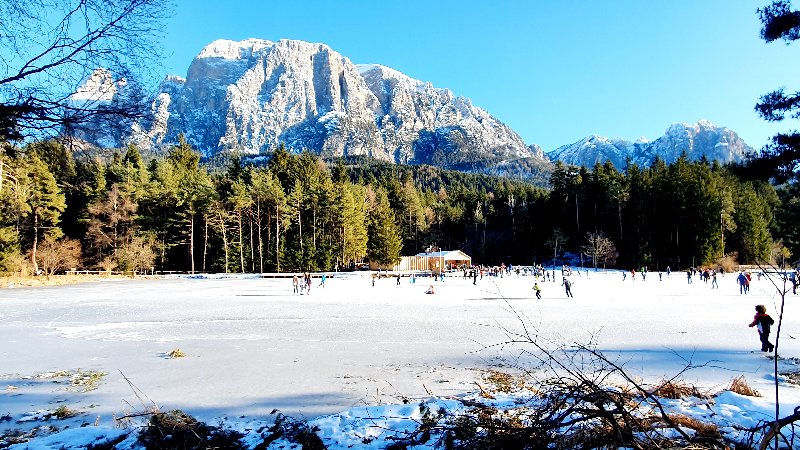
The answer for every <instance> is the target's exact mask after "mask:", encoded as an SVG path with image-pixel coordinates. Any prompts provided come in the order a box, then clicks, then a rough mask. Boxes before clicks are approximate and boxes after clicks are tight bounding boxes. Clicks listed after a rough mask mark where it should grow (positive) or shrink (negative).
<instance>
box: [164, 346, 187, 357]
mask: <svg viewBox="0 0 800 450" xmlns="http://www.w3.org/2000/svg"><path fill="white" fill-rule="evenodd" d="M167 356H169V357H170V358H184V357H185V356H186V353H184V352H183V350H181V349H179V348H176V349H173V350H170V351H169V353H167Z"/></svg>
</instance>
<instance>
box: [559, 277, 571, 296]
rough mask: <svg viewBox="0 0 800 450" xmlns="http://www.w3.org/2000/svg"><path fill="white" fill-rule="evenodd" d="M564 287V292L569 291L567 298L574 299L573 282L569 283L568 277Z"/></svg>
mask: <svg viewBox="0 0 800 450" xmlns="http://www.w3.org/2000/svg"><path fill="white" fill-rule="evenodd" d="M561 284H562V285H563V286H564V290H565V291H567V297H570V298H571V297H572V281H569V280H568V279H567V277H564V281H563V282H562V283H561Z"/></svg>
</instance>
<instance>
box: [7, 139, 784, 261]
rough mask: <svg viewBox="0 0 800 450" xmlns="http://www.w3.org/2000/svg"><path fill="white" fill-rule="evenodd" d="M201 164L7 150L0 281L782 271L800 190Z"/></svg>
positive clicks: (668, 180)
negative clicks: (560, 268) (451, 266)
mask: <svg viewBox="0 0 800 450" xmlns="http://www.w3.org/2000/svg"><path fill="white" fill-rule="evenodd" d="M209 167H210V166H209V165H206V164H201V156H200V154H199V153H197V152H196V151H195V150H194V149H192V148H191V146H190V145H189V144H187V143H186V141H185V140H183V139H182V138H181V140H180V142H179V143H178V144H177V145H175V146H174V147H172V148H170V149H169V151H168V152H167V153H166V154H165V155H164V156H163V157H154V158H148V159H147V160H144V159H143V158H142V156H141V153H140V152H139V150H138V149H137V148H136V147H135V146H129V147H128V148H127V149H124V150H122V151H119V152H115V153H113V156H110V157H107V158H103V159H101V158H98V157H90V156H87V155H86V154H84V153H81V152H72V151H70V150H68V148H67V147H65V145H63V144H62V143H61V142H59V141H56V140H49V141H41V142H35V143H31V144H28V145H26V146H24V147H21V148H20V147H13V146H10V145H6V147H5V148H4V151H3V154H2V157H1V158H0V202H1V207H2V209H1V210H0V213H2V215H1V216H0V220H1V221H2V222H1V223H0V265H1V266H2V270H4V271H5V272H26V271H28V272H30V271H44V272H45V273H55V272H58V271H61V270H65V269H69V268H78V269H93V270H120V271H135V270H151V269H155V270H162V271H163V270H174V271H186V272H286V271H301V270H309V271H321V270H325V271H330V270H346V269H349V268H352V267H354V266H355V265H356V264H357V263H361V262H362V261H365V260H370V261H375V262H377V263H379V264H382V265H384V266H389V265H391V264H392V263H394V262H396V261H398V260H399V257H400V255H413V254H416V253H419V252H421V251H424V250H425V249H426V248H429V247H431V246H435V247H439V248H442V249H448V250H449V249H460V250H463V251H464V252H466V253H467V254H469V255H471V256H472V258H473V261H474V262H475V263H478V264H500V263H502V262H505V263H513V264H533V263H544V264H549V263H551V262H552V261H553V259H554V258H555V259H557V260H563V258H564V255H565V252H568V253H567V254H568V255H571V257H572V258H573V259H574V258H576V257H578V258H579V257H581V256H583V257H585V261H584V262H585V264H586V265H587V266H589V265H591V264H592V263H594V264H599V263H601V264H602V265H607V266H614V265H616V266H617V267H640V266H647V267H649V268H651V269H656V270H657V269H663V268H665V267H666V266H667V265H670V266H671V267H672V268H679V267H687V266H689V265H700V264H712V263H715V262H719V260H720V259H721V258H728V259H731V258H732V259H736V260H738V262H739V263H743V264H746V263H755V262H765V261H771V260H772V261H774V260H776V259H779V260H781V261H783V260H786V261H787V262H788V261H789V260H790V258H791V254H792V252H795V254H796V252H797V251H798V243H799V242H800V240H798V231H797V228H798V223H800V221H798V217H797V215H798V211H799V210H800V208H798V198H800V195H798V189H797V187H796V186H795V185H791V184H790V185H786V186H782V187H778V188H776V187H773V186H772V185H770V184H769V183H766V182H761V181H752V180H750V181H748V180H744V179H742V178H740V177H739V176H737V175H736V174H735V172H734V171H732V170H731V169H729V168H727V167H723V166H720V165H718V164H716V163H710V162H708V161H698V162H690V161H689V160H688V159H687V158H686V156H682V157H681V158H680V159H678V160H677V161H676V162H675V163H672V164H665V163H664V162H663V161H656V162H655V163H654V164H653V165H652V166H650V167H638V166H636V165H633V164H632V165H630V166H629V167H628V168H627V169H626V170H624V171H620V170H617V169H616V168H615V167H614V166H613V165H611V164H610V163H606V164H603V165H601V164H598V165H596V166H595V167H593V168H591V169H587V168H577V167H572V166H565V165H563V164H560V163H557V164H556V166H555V169H554V171H553V174H552V176H551V179H550V182H551V189H549V190H547V189H543V188H540V187H536V186H534V185H532V184H529V183H526V182H523V181H515V180H510V179H506V178H498V177H490V176H481V175H475V174H466V173H461V172H454V171H445V170H441V169H437V168H434V167H430V166H401V165H394V164H389V163H381V162H375V161H366V160H359V161H347V160H335V161H327V162H326V161H323V160H321V159H320V158H319V157H317V156H314V155H312V154H310V153H302V154H292V153H289V152H287V151H286V150H285V149H283V148H278V149H276V150H275V152H274V153H272V154H271V155H270V156H269V157H268V158H258V159H250V160H246V161H245V162H243V161H242V160H241V159H239V158H236V157H232V158H230V159H229V160H228V161H227V162H226V163H225V165H224V167H222V168H217V169H210V168H209ZM601 241H602V242H604V243H605V244H608V245H606V246H604V247H603V252H600V253H602V255H600V253H598V247H597V245H596V244H597V243H598V242H601ZM598 256H602V258H601V259H600V260H599V259H598Z"/></svg>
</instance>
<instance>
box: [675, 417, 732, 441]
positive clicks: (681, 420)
mask: <svg viewBox="0 0 800 450" xmlns="http://www.w3.org/2000/svg"><path fill="white" fill-rule="evenodd" d="M669 418H670V420H672V422H673V423H674V424H675V425H678V426H680V427H684V428H689V429H692V430H694V431H695V433H696V437H706V438H712V439H720V438H721V437H722V434H721V433H720V432H719V428H717V426H716V425H714V424H713V423H706V422H701V421H699V420H697V419H695V418H693V417H688V416H684V415H683V414H670V415H669Z"/></svg>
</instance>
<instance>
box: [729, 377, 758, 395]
mask: <svg viewBox="0 0 800 450" xmlns="http://www.w3.org/2000/svg"><path fill="white" fill-rule="evenodd" d="M728 390H729V391H731V392H735V393H737V394H739V395H746V396H748V397H761V393H760V392H758V391H757V390H755V389H753V388H751V387H750V385H748V384H747V380H745V378H744V375H740V376H738V377H736V378H734V379H733V381H731V387H730V388H729V389H728Z"/></svg>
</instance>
